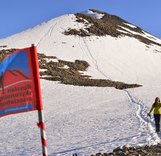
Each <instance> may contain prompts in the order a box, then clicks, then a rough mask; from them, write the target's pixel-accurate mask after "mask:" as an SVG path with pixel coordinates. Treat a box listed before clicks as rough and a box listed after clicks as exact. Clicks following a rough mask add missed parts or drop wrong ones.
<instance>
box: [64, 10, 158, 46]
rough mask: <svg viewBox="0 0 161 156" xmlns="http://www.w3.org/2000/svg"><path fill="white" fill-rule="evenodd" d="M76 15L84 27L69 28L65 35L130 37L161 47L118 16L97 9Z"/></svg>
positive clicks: (139, 29)
mask: <svg viewBox="0 0 161 156" xmlns="http://www.w3.org/2000/svg"><path fill="white" fill-rule="evenodd" d="M74 15H75V16H76V22H78V23H81V24H83V25H84V26H83V27H82V28H80V29H75V28H69V29H68V30H65V32H64V34H65V35H78V36H81V37H87V36H106V35H110V36H112V37H123V36H128V37H133V38H136V39H138V40H140V41H141V42H143V43H145V44H148V45H150V44H155V45H159V46H161V44H159V43H157V42H156V41H155V39H152V38H151V37H148V36H147V34H146V33H145V31H143V30H142V29H141V28H139V27H137V26H135V25H133V24H131V23H129V22H127V21H126V20H124V19H122V18H120V17H118V16H115V15H110V14H108V13H106V12H102V11H99V10H96V9H89V10H88V11H85V12H82V13H76V14H74Z"/></svg>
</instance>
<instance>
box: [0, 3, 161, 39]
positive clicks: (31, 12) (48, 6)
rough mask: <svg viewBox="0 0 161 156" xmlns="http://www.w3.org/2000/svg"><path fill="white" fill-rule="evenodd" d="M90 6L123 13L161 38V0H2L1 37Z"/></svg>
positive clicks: (111, 12) (121, 14) (126, 17)
mask: <svg viewBox="0 0 161 156" xmlns="http://www.w3.org/2000/svg"><path fill="white" fill-rule="evenodd" d="M87 9H98V10H102V11H105V12H108V13H110V14H113V15H117V16H120V17H121V18H123V19H125V20H127V21H129V22H130V23H133V24H135V25H137V26H139V27H141V28H143V29H144V30H145V31H147V32H149V33H151V34H153V35H155V36H157V37H159V38H161V17H160V16H161V0H0V20H1V22H0V38H5V37H7V36H10V35H12V34H15V33H18V32H21V31H23V30H26V29H28V28H31V27H33V26H36V25H37V24H40V23H42V22H44V21H48V20H50V19H52V18H54V17H57V16H60V15H63V14H67V13H77V12H82V11H85V10H87Z"/></svg>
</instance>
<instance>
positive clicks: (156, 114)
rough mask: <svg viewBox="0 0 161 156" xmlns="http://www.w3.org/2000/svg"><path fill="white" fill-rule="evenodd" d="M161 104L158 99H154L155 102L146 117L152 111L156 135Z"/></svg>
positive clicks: (160, 114) (158, 127)
mask: <svg viewBox="0 0 161 156" xmlns="http://www.w3.org/2000/svg"><path fill="white" fill-rule="evenodd" d="M160 108H161V103H160V99H159V97H156V98H155V102H154V103H153V105H152V107H151V109H150V111H149V113H148V116H150V113H151V112H152V111H153V114H154V120H155V127H156V132H157V133H158V132H159V131H160V116H161V109H160Z"/></svg>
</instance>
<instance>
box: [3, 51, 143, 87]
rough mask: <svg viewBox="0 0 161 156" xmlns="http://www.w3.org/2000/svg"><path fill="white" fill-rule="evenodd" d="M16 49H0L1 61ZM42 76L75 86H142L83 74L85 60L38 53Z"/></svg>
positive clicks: (42, 77)
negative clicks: (72, 60) (66, 59)
mask: <svg viewBox="0 0 161 156" xmlns="http://www.w3.org/2000/svg"><path fill="white" fill-rule="evenodd" d="M14 50H15V49H5V50H4V49H3V50H0V61H2V60H3V59H4V58H5V56H6V55H8V54H10V53H12V51H14ZM38 57H39V68H40V78H41V79H46V80H50V81H59V82H61V83H62V84H68V85H75V86H97V87H115V88H116V89H126V88H135V87H140V86H141V85H138V84H126V83H124V82H118V81H112V80H107V79H92V78H91V77H90V76H89V75H85V74H83V72H84V71H86V70H87V68H88V67H89V64H88V62H86V61H84V60H75V62H69V61H65V60H60V59H58V58H57V57H55V56H46V55H45V54H40V53H39V54H38Z"/></svg>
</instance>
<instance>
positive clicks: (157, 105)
mask: <svg viewBox="0 0 161 156" xmlns="http://www.w3.org/2000/svg"><path fill="white" fill-rule="evenodd" d="M160 108H161V103H154V104H153V105H152V107H151V109H150V112H149V113H151V112H152V111H153V109H154V112H153V113H154V114H161V110H160Z"/></svg>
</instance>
